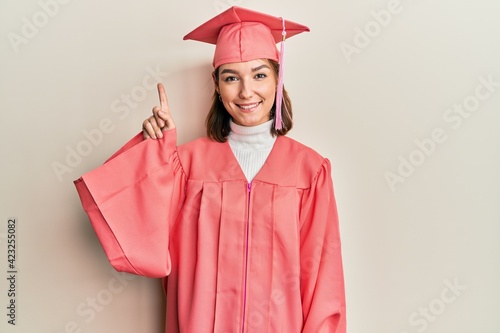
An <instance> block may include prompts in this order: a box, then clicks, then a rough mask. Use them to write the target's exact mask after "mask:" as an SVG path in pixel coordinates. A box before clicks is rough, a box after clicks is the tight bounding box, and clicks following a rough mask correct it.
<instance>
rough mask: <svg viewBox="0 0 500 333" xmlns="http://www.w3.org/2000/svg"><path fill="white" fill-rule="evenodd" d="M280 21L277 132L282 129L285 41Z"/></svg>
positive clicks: (284, 33)
mask: <svg viewBox="0 0 500 333" xmlns="http://www.w3.org/2000/svg"><path fill="white" fill-rule="evenodd" d="M281 20H282V22H283V32H282V33H281V34H282V36H283V37H282V39H281V45H280V58H279V62H280V63H279V73H278V88H277V90H276V121H275V125H274V126H275V128H276V129H277V130H280V129H281V128H282V120H281V118H282V115H281V112H282V111H281V105H282V104H283V72H284V63H283V59H284V58H283V57H284V54H285V39H286V30H285V19H284V18H281ZM285 108H286V106H285Z"/></svg>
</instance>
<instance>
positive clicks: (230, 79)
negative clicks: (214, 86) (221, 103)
mask: <svg viewBox="0 0 500 333" xmlns="http://www.w3.org/2000/svg"><path fill="white" fill-rule="evenodd" d="M236 80H238V78H236V76H228V77H226V78H225V79H224V81H225V82H233V81H236Z"/></svg>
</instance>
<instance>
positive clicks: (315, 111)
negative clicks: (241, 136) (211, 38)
mask: <svg viewBox="0 0 500 333" xmlns="http://www.w3.org/2000/svg"><path fill="white" fill-rule="evenodd" d="M230 5H241V6H245V7H248V8H251V9H255V10H258V11H264V12H267V13H270V14H273V15H276V16H283V17H286V18H287V19H290V20H293V21H296V22H300V23H303V24H306V25H308V26H309V27H310V28H311V32H310V33H307V34H302V35H299V36H297V37H294V38H292V39H290V40H288V42H287V51H286V52H287V54H286V74H285V85H286V87H287V89H288V91H289V93H290V95H291V97H292V100H293V102H294V113H295V128H294V129H293V130H292V132H291V133H290V136H291V137H293V138H296V139H298V140H299V141H301V142H303V143H304V144H306V145H309V146H311V147H313V148H314V149H316V150H317V151H318V152H320V153H321V154H323V155H324V156H326V157H328V158H329V159H330V160H331V161H332V165H333V173H332V176H333V179H334V184H335V193H336V197H337V203H338V207H339V215H340V226H341V232H342V241H343V258H344V266H345V281H346V293H347V306H348V332H349V333H372V332H373V333H403V332H405V333H414V332H429V333H431V332H446V333H448V332H454V333H471V332H474V333H490V332H498V331H499V330H500V323H499V321H498V313H499V312H500V302H499V297H500V287H499V284H498V281H500V260H499V258H500V256H499V255H500V242H499V241H498V239H499V236H500V209H499V206H500V205H499V200H500V190H499V189H500V177H499V176H498V170H500V157H499V149H500V134H499V133H500V131H499V122H500V115H499V107H500V83H499V82H500V63H499V61H498V59H500V40H499V36H500V20H499V19H498V15H499V13H500V2H498V1H497V0H474V1H465V0H464V1H453V2H452V1H430V0H418V1H417V0H400V1H396V0H392V1H367V0H358V1H347V0H334V1H326V0H322V1H297V0H286V1H285V0H279V1H272V2H271V1H263V0H256V1H246V0H239V1H238V0H232V1H231V0H217V1H214V0H208V1H207V0H203V1H202V0H188V1H158V0H145V1H140V2H139V1H118V0H107V1H94V0H87V1H82V0H71V1H68V0H65V1H63V0H60V2H57V1H56V0H41V1H36V0H28V1H14V0H5V1H2V2H1V4H0V22H1V24H0V32H1V34H0V35H1V39H0V53H1V61H0V124H1V132H0V147H1V155H0V156H1V169H0V180H1V182H0V191H1V192H0V193H1V197H0V218H1V224H0V241H1V244H0V247H1V249H2V250H1V253H0V258H1V259H0V263H1V271H0V277H2V276H5V275H7V273H6V271H7V266H6V263H7V261H6V259H7V254H6V253H7V250H6V234H7V219H8V218H11V217H15V218H17V221H18V231H17V236H18V248H17V254H18V257H17V259H18V270H19V274H18V281H17V282H18V285H17V291H18V295H17V322H16V323H17V325H16V326H15V327H13V326H11V325H8V324H7V319H8V318H7V316H6V312H7V310H6V306H7V302H8V298H7V280H6V278H0V305H1V306H0V308H1V309H3V310H2V311H1V313H0V318H2V319H1V320H0V330H1V331H2V332H23V333H24V332H42V333H61V332H92V333H109V332H121V333H129V332H130V333H136V332H142V333H160V332H162V329H163V298H162V290H161V285H160V283H159V281H158V280H150V279H146V278H140V277H136V278H131V276H126V277H123V276H121V277H120V278H117V275H115V274H113V272H112V268H111V266H110V265H109V263H108V261H107V259H106V257H105V256H104V253H103V250H102V248H101V246H100V244H99V242H98V240H97V238H96V236H95V234H94V232H93V230H92V228H91V226H90V224H89V223H88V220H87V217H86V215H85V214H84V212H83V210H82V208H81V205H80V202H79V199H78V196H77V193H76V191H75V189H74V186H73V183H72V181H73V180H74V179H76V178H78V177H79V176H80V175H81V174H83V173H85V172H87V171H89V170H91V169H93V168H95V167H97V166H98V165H100V164H101V163H103V162H104V160H105V159H106V158H107V157H109V156H110V155H111V154H112V153H113V152H114V151H116V150H117V149H118V148H119V147H120V146H121V145H122V144H124V143H125V142H126V141H127V140H128V139H129V138H131V137H132V136H133V135H135V134H136V133H137V132H139V130H140V128H141V122H142V120H143V119H145V118H146V117H148V116H149V114H150V111H151V108H152V107H153V106H154V105H156V104H158V98H157V92H156V90H155V89H152V88H151V82H153V83H154V82H156V81H154V80H150V79H151V78H150V77H149V76H150V75H151V74H150V72H157V74H155V75H156V76H157V78H159V79H160V80H161V82H163V84H164V85H165V87H166V90H167V94H168V97H169V102H170V107H171V110H172V113H173V115H174V117H175V120H176V122H177V126H178V128H179V142H180V143H184V142H187V141H189V140H192V139H194V138H196V137H198V136H201V135H203V121H204V116H205V114H206V111H207V103H208V101H209V99H210V96H211V94H212V91H213V90H212V89H213V86H212V83H211V80H210V71H211V70H212V67H211V60H212V54H213V47H212V46H210V45H208V44H202V43H196V42H193V41H182V37H183V36H184V35H185V34H186V33H188V32H189V31H191V30H192V29H193V28H195V27H196V26H198V25H199V24H201V23H202V22H204V21H206V20H207V19H209V18H211V17H213V16H214V15H216V14H217V13H219V12H220V11H222V10H224V9H226V8H228V7H229V6H230ZM44 8H45V9H44ZM388 13H389V14H390V16H389V15H388ZM377 20H378V21H377ZM30 22H31V23H30ZM34 23H36V24H37V25H38V27H37V26H36V25H35V26H34V28H35V29H33V27H31V29H30V28H29V25H30V24H34ZM23 34H24V35H23ZM363 34H365V36H363ZM346 50H347V51H346ZM484 81H490V82H491V83H490V84H489V85H488V86H485V85H484V83H482V82H484ZM127 96H128V97H127ZM458 108H462V110H465V111H461V113H459V112H456V110H458ZM454 110H455V111H454ZM100 126H101V129H100V130H99V131H100V132H97V130H96V129H97V128H99V127H100ZM104 131H105V132H104ZM433 132H434V142H433V143H431V142H430V141H429V140H431V139H432V138H433ZM99 133H101V134H102V135H100V134H99ZM436 133H437V134H436ZM88 137H90V138H92V140H90V139H89V138H88ZM71 152H72V153H71ZM75 152H76V153H75ZM80 153H81V154H80ZM75 154H78V156H79V157H77V156H75ZM83 155H84V156H83ZM411 164H414V166H413V165H411ZM388 175H389V176H388ZM387 177H390V179H392V183H391V182H390V181H388V180H387ZM398 177H399V178H398ZM127 279H129V280H127ZM450 285H451V286H452V285H455V287H450ZM457 285H458V287H457Z"/></svg>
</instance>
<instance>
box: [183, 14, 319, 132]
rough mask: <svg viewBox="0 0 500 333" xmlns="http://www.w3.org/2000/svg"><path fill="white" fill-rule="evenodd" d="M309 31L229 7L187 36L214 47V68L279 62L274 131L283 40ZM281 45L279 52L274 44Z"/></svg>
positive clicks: (280, 94)
mask: <svg viewBox="0 0 500 333" xmlns="http://www.w3.org/2000/svg"><path fill="white" fill-rule="evenodd" d="M304 31H309V28H308V27H306V26H305V25H302V24H298V23H295V22H291V21H288V20H285V19H283V18H281V17H276V16H271V15H268V14H264V13H260V12H256V11H253V10H249V9H245V8H241V7H236V6H234V7H231V8H229V9H228V10H226V11H224V12H222V13H221V14H219V15H217V16H215V17H214V18H212V19H210V20H208V21H207V22H205V23H203V24H202V25H200V26H199V27H198V28H196V29H194V30H193V31H191V32H190V33H188V34H187V35H186V36H184V40H187V39H191V40H196V41H200V42H205V43H210V44H215V54H214V59H213V65H214V68H217V67H219V66H220V65H224V64H228V63H233V62H245V61H250V60H255V59H271V60H274V61H276V62H278V63H279V65H280V68H279V77H278V88H277V92H276V125H275V126H276V129H278V130H279V129H281V127H282V124H281V104H282V100H283V65H284V63H283V55H284V51H285V43H284V41H285V37H292V36H294V35H297V34H299V33H301V32H304ZM279 42H281V49H280V52H278V49H277V47H276V43H279Z"/></svg>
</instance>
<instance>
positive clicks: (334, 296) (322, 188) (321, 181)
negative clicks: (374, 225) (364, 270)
mask: <svg viewBox="0 0 500 333" xmlns="http://www.w3.org/2000/svg"><path fill="white" fill-rule="evenodd" d="M300 219H301V229H300V263H301V279H300V280H301V284H300V292H301V297H302V311H303V318H304V326H303V329H302V333H345V332H346V309H345V292H344V277H343V267H342V256H341V247H340V233H339V225H338V217H337V207H336V203H335V197H334V193H333V183H332V178H331V166H330V162H329V161H328V160H327V159H325V160H324V161H323V163H322V165H321V168H320V170H319V171H318V173H317V174H316V177H315V179H314V180H313V182H312V184H311V187H310V189H308V190H306V191H305V192H304V193H303V197H302V207H301V214H300Z"/></svg>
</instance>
